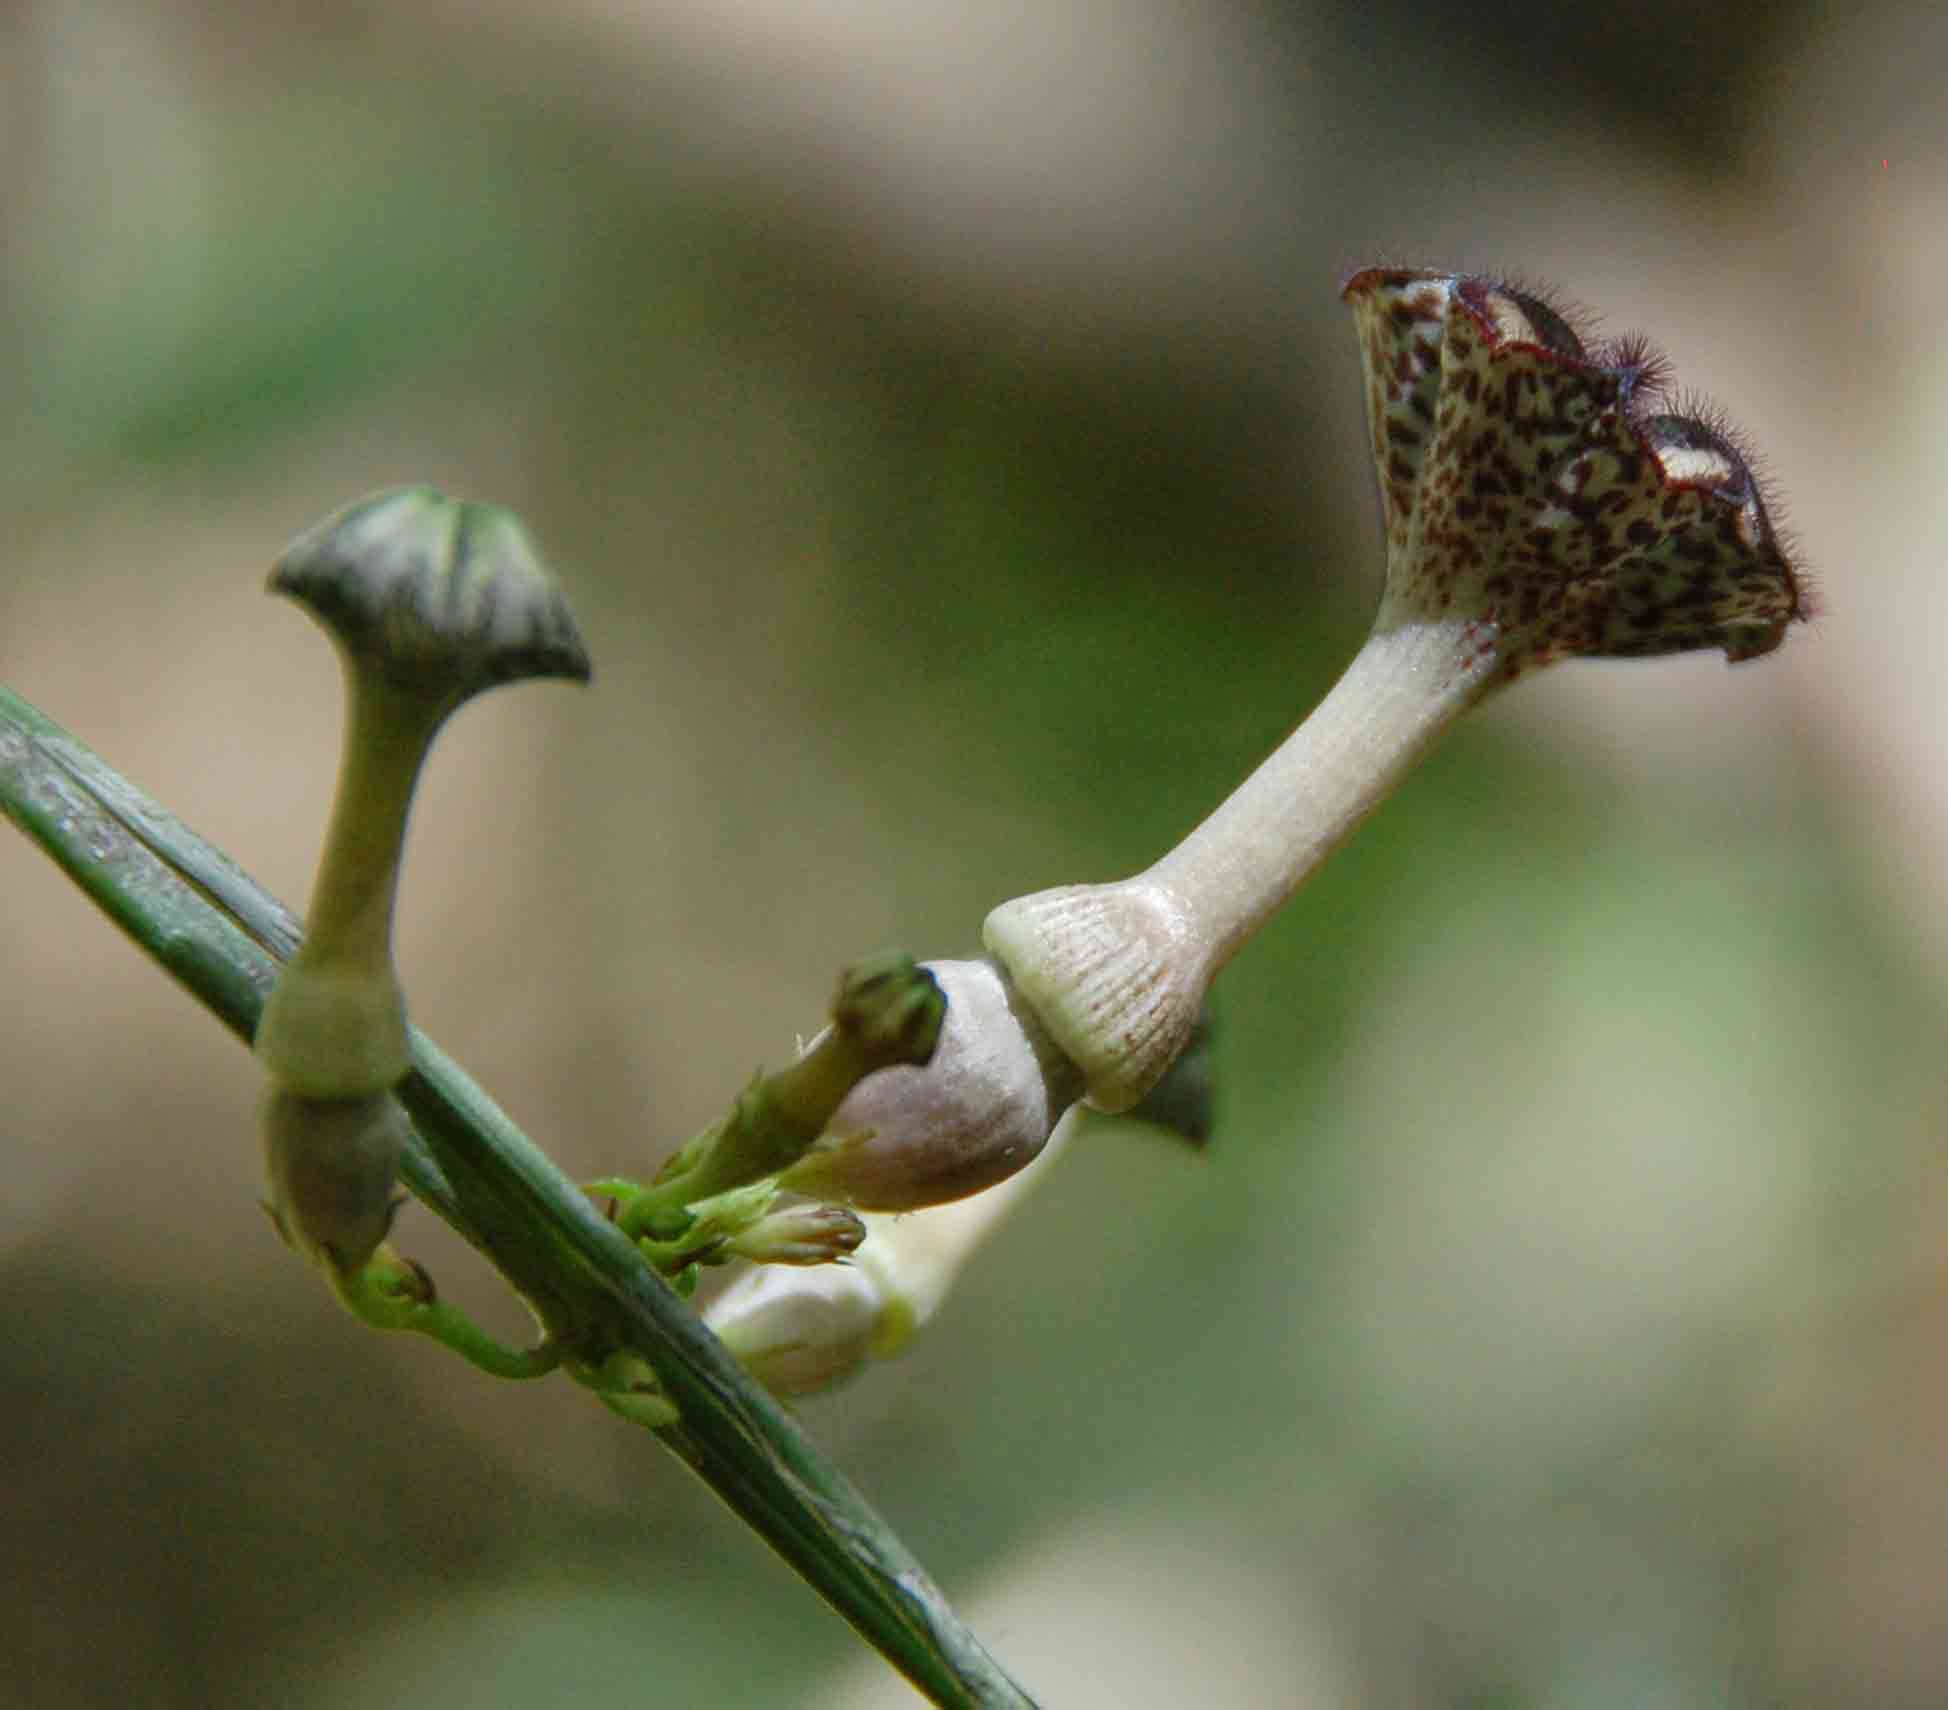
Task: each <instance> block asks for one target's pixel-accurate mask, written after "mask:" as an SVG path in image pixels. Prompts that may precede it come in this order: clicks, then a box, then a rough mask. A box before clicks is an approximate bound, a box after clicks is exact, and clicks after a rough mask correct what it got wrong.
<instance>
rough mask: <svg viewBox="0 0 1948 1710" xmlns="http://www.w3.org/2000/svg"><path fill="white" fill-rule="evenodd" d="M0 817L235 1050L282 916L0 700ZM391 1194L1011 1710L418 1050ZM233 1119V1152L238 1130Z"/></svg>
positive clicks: (668, 1319) (275, 954) (593, 1227)
mask: <svg viewBox="0 0 1948 1710" xmlns="http://www.w3.org/2000/svg"><path fill="white" fill-rule="evenodd" d="M0 809H3V810H4V811H5V813H6V815H7V817H8V818H10V819H12V820H13V821H14V822H15V824H17V825H18V826H19V827H20V829H21V830H22V831H23V832H24V833H26V835H27V836H28V837H29V838H30V839H32V840H33V841H34V842H35V843H37V844H38V845H39V846H40V847H41V848H42V849H43V850H44V851H45V852H46V853H47V854H48V855H49V856H50V857H51V858H52V859H53V860H54V861H55V863H56V864H57V865H58V866H60V868H61V869H62V870H63V871H64V872H65V873H66V874H67V875H68V876H69V877H70V878H71V879H72V880H73V881H74V882H75V883H76V884H77V885H78V886H79V887H80V888H81V889H82V891H83V892H85V893H86V894H87V896H88V897H89V898H91V899H92V900H93V901H94V902H95V903H96V904H97V906H99V907H100V908H101V909H102V911H103V912H104V913H105V914H107V915H108V916H109V918H110V919H111V920H113V921H114V922H115V923H116V924H117V925H118V926H120V927H121V928H122V930H123V931H124V932H126V933H127V934H128V936H129V937H130V938H131V939H133V940H134V942H135V943H136V945H137V946H138V947H139V948H140V949H141V950H142V951H143V952H144V953H145V954H147V955H148V956H149V957H150V958H151V959H152V960H154V961H155V962H157V963H158V964H160V965H161V967H162V968H163V969H164V970H165V971H167V972H168V973H169V974H171V975H172V976H174V977H175V979H176V980H178V981H179V982H180V983H181V984H182V985H183V986H184V987H185V988H187V989H188V991H189V992H190V993H191V995H192V996H194V997H195V998H196V999H197V1000H198V1001H199V1002H201V1003H202V1004H203V1005H205V1007H207V1008H208V1009H210V1010H211V1011H212V1012H213V1013H214V1014H215V1015H216V1016H217V1017H218V1019H219V1020H221V1021H222V1022H223V1023H224V1024H225V1025H226V1026H227V1027H229V1028H230V1030H231V1031H232V1032H233V1033H235V1034H236V1035H237V1036H238V1037H239V1038H240V1039H242V1040H243V1041H244V1042H245V1043H246V1044H248V1043H249V1041H250V1038H251V1036H252V1033H253V1031H254V1029H255V1027H256V1024H257V1017H258V1014H259V1012H260V1011H261V1009H262V1007H263V1003H264V999H265V997H266V996H267V995H268V994H269V992H270V989H271V985H272V983H273V981H274V980H275V978H276V975H277V969H278V964H279V963H280V961H282V960H283V959H284V958H285V957H287V956H289V954H290V953H291V951H292V949H293V948H294V947H295V945H296V944H297V942H298V938H299V926H298V923H297V921H296V920H295V919H294V918H293V917H292V915H291V914H290V913H289V912H288V911H287V910H286V909H284V908H283V907H282V906H281V905H280V904H279V903H278V902H277V901H276V900H275V899H274V898H272V897H271V896H270V895H269V894H268V893H266V892H265V891H264V890H262V889H261V888H260V887H259V886H258V885H257V884H256V883H255V882H254V881H253V880H252V879H251V878H250V877H249V876H248V875H247V874H246V873H244V872H243V870H242V869H241V868H239V867H238V866H237V865H236V864H235V863H234V862H232V861H231V860H230V859H229V858H228V857H227V856H225V855H224V854H223V853H222V852H221V851H220V850H217V849H216V848H214V847H213V846H212V845H210V844H208V843H206V842H204V841H203V840H202V839H201V838H200V837H198V836H197V835H196V834H195V833H194V832H192V831H190V830H189V829H188V827H186V826H184V825H183V824H182V823H181V822H180V821H178V820H176V819H175V818H173V817H172V816H171V815H169V814H168V813H166V812H164V811H163V810H162V809H161V808H159V807H158V806H156V804H155V803H154V802H152V801H150V800H149V799H148V798H147V797H146V796H144V795H142V794H141V792H140V791H138V790H136V789H135V788H134V787H133V786H132V785H130V784H128V783H127V782H126V781H125V780H123V779H122V778H121V777H119V776H118V775H117V774H116V773H115V772H113V771H112V770H111V769H110V768H109V767H108V766H107V765H106V764H105V763H104V762H103V761H102V760H101V759H100V758H99V757H98V756H97V755H95V754H94V753H93V752H92V751H91V750H89V749H88V748H87V747H86V746H85V745H84V744H82V743H80V742H78V741H76V740H75V738H73V737H72V736H70V735H68V733H67V732H66V731H64V730H62V729H61V728H60V727H59V726H58V725H56V724H55V723H53V722H52V721H51V720H50V719H48V718H46V717H45V716H44V715H43V714H41V713H40V712H38V711H36V710H35V709H34V708H33V707H31V706H29V705H28V704H27V703H26V702H25V701H22V700H21V699H20V698H19V697H18V696H16V695H14V694H13V693H11V692H10V691H8V690H6V689H4V688H0ZM413 1064H414V1069H413V1073H412V1074H411V1075H410V1076H408V1078H407V1079H406V1080H405V1081H404V1082H403V1083H402V1084H401V1085H400V1087H399V1089H398V1096H399V1098H400V1100H401V1101H402V1102H403V1103H404V1104H405V1106H406V1109H407V1110H408V1112H409V1113H410V1114H411V1116H412V1118H413V1124H414V1128H415V1130H416V1133H415V1134H414V1135H413V1137H412V1138H411V1139H410V1140H409V1141H408V1143H407V1146H406V1149H405V1155H404V1157H403V1159H402V1163H401V1178H402V1180H403V1181H404V1182H405V1184H406V1186H407V1187H408V1188H409V1189H410V1190H411V1191H412V1193H413V1194H414V1195H415V1196H416V1197H417V1198H419V1199H420V1200H422V1201H423V1202H424V1203H425V1204H426V1205H427V1206H429V1207H430V1208H431V1209H432V1210H433V1211H434V1212H435V1213H437V1214H438V1215H439V1216H440V1217H441V1218H443V1219H444V1220H445V1221H446V1222H448V1223H449V1224H451V1225H452V1226H453V1227H454V1228H455V1229H456V1230H458V1231H459V1233H460V1234H461V1235H462V1236H464V1237H465V1238H466V1239H467V1240H468V1241H470V1242H471V1243H472V1244H473V1245H474V1246H476V1247H478V1248H479V1249H480V1250H481V1251H482V1252H483V1253H485V1254H486V1255H487V1256H488V1258H489V1259H490V1260H492V1261H493V1263H494V1264H495V1266H496V1267H497V1268H498V1269H499V1270H500V1272H501V1274H502V1275H503V1276H505V1277H506V1278H507V1280H508V1281H509V1283H510V1284H512V1286H513V1287H514V1288H515V1289H516V1290H518V1291H519V1292H520V1294H521V1295H522V1296H524V1297H525V1298H526V1299H527V1301H528V1302H529V1303H530V1304H531V1306H532V1307H533V1308H534V1310H535V1312H536V1313H537V1315H538V1316H539V1317H540V1318H541V1319H542V1321H543V1322H544V1323H545V1324H546V1325H547V1326H548V1330H549V1333H550V1335H551V1336H552V1338H553V1339H554V1341H555V1343H556V1344H558V1345H559V1347H560V1348H561V1350H562V1353H563V1358H564V1361H567V1360H570V1359H573V1358H576V1357H579V1358H581V1359H585V1360H588V1361H599V1360H602V1359H605V1358H608V1357H611V1356H613V1355H614V1354H615V1353H616V1352H617V1351H627V1352H631V1353H634V1354H636V1355H638V1356H640V1358H642V1359H643V1360H645V1361H646V1362H647V1363H648V1365H649V1367H650V1369H651V1370H652V1371H653V1372H654V1374H655V1377H656V1381H657V1383H658V1384H659V1385H660V1387H661V1390H662V1393H663V1394H664V1395H665V1396H667V1397H668V1398H669V1400H670V1401H671V1402H673V1403H674V1404H675V1406H676V1408H677V1410H678V1418H677V1420H676V1422H675V1423H673V1424H669V1425H665V1426H661V1427H659V1428H658V1429H657V1431H656V1435H657V1437H658V1438H659V1439H660V1440H661V1441H662V1442H663V1444H664V1445H665V1446H666V1447H667V1448H669V1449H670V1450H671V1451H672V1452H673V1453H675V1454H676V1455H678V1456H679V1457H681V1458H682V1459H683V1460H684V1461H685V1462H687V1463H688V1464H689V1466H690V1467H691V1468H692V1470H693V1471H695V1472H696V1474H697V1475H698V1477H700V1478H702V1479H703V1480H704V1482H705V1483H707V1484H708V1485H709V1486H710V1487H711V1489H713V1490H714V1491H716V1493H717V1494H718V1496H720V1497H721V1498H722V1499H723V1500H724V1502H725V1503H726V1504H727V1505H728V1506H729V1507H730V1508H731V1509H733V1510H734V1511H735V1512H736V1513H737V1514H738V1515H739V1516H740V1517H741V1518H742V1519H743V1520H744V1521H745V1522H746V1523H747V1524H748V1525H750V1526H751V1527H752V1528H754V1529H755V1530H756V1531H757V1532H758V1534H759V1535H760V1536H761V1537H763V1538H764V1539H765V1541H766V1542H767V1543H769V1544H770V1545H771V1546H772V1548H773V1549H775V1550H776V1551H777V1552H778V1553H779V1554H780V1555H781V1556H783V1557H784V1558H785V1560H786V1561H787V1562H789V1563H790V1564H791V1566H792V1567H793V1568H794V1569H795V1570H796V1571H797V1572H798V1573H799V1574H801V1575H802V1576H803V1577H804V1578H805V1579H806V1580H807V1581H809V1582H810V1584H811V1585H812V1586H813V1588H814V1589H816V1590H817V1591H818V1592H819V1593H820V1595H821V1596H823V1597H824V1598H825V1599H826V1600H827V1601H828V1602H829V1603H830V1604H831V1605H832V1606H833V1608H835V1609H836V1610H837V1611H838V1612H839V1613H840V1614H841V1615H842V1616H844V1617H845V1619H846V1620H848V1621H849V1622H851V1623H852V1625H853V1626H854V1627H855V1628H856V1629H857V1630H858V1632H859V1633H860V1634H861V1636H862V1637H864V1638H865V1639H866V1641H867V1642H868V1643H869V1644H871V1645H872V1646H873V1647H874V1648H875V1649H877V1650H878V1651H879V1652H880V1653H881V1654H882V1655H883V1656H885V1658H886V1659H887V1660H888V1661H889V1662H890V1663H891V1664H892V1665H893V1666H894V1667H895V1668H897V1669H898V1670H899V1671H900V1672H901V1673H902V1674H904V1675H905V1676H906V1677H907V1679H908V1680H910V1681H911V1682H912V1683H913V1684H914V1685H915V1686H916V1687H918V1688H919V1689H920V1691H921V1692H923V1693H924V1694H926V1696H927V1697H928V1698H930V1699H931V1700H932V1701H933V1702H934V1703H936V1704H939V1705H944V1706H980V1707H989V1706H996V1707H999V1706H1016V1707H1019V1706H1030V1707H1031V1710H1032V1700H1031V1699H1029V1698H1028V1697H1027V1695H1026V1694H1025V1693H1023V1691H1022V1690H1021V1688H1020V1687H1018V1686H1017V1685H1016V1684H1015V1683H1014V1682H1013V1681H1011V1680H1010V1679H1009V1678H1008V1676H1007V1675H1006V1673H1005V1672H1004V1671H1003V1670H1002V1669H1001V1668H1000V1666H999V1665H998V1664H997V1663H996V1662H995V1661H994V1660H993V1658H991V1657H990V1656H989V1655H988V1654H987V1652H986V1651H985V1650H983V1649H982V1647H981V1645H980V1643H979V1641H977V1640H976V1639H975V1638H974V1636H973V1634H972V1633H970V1632H969V1631H968V1630H967V1629H966V1628H965V1627H964V1626H963V1625H962V1624H961V1622H960V1621H959V1619H958V1618H957V1617H956V1616H955V1615H954V1613H953V1611H952V1610H951V1609H950V1608H949V1607H948V1605H947V1602H946V1600H945V1599H944V1598H943V1597H942V1595H941V1594H940V1592H939V1590H938V1589H937V1588H936V1587H935V1586H934V1584H933V1583H932V1581H931V1580H930V1579H928V1577H927V1576H926V1574H925V1572H924V1571H923V1570H922V1568H921V1567H920V1564H919V1563H918V1562H917V1561H916V1560H915V1559H914V1558H913V1556H912V1555H911V1553H910V1552H909V1551H908V1550H907V1549H906V1547H905V1545H904V1544H902V1543H901V1542H900V1540H899V1539H898V1538H897V1537H896V1536H895V1535H894V1533H893V1532H892V1530H891V1529H890V1528H889V1527H888V1526H887V1524H886V1522H885V1521H884V1520H882V1519H881V1518H880V1517H879V1516H878V1514H876V1513H875V1512H874V1511H873V1509H872V1508H871V1506H870V1505H869V1504H868V1503H867V1502H866V1500H865V1499H864V1497H863V1496H861V1495H860V1494H859V1492H858V1491H857V1490H856V1489H854V1488H853V1486H852V1485H851V1484H850V1483H849V1482H848V1481H847V1480H846V1479H845V1477H844V1476H843V1475H842V1474H841V1473H839V1472H838V1470H837V1469H836V1468H834V1467H832V1466H831V1465H830V1464H829V1463H828V1462H827V1461H826V1460H825V1459H824V1458H823V1457H822V1456H821V1455H820V1454H819V1453H818V1451H817V1449H815V1448H814V1447H813V1446H812V1444H811V1443H810V1442H809V1441H808V1440H807V1439H806V1437H805V1436H804V1434H803V1433H802V1432H801V1431H800V1430H799V1429H798V1427H797V1426H796V1425H795V1424H794V1423H793V1422H792V1420H791V1418H790V1417H789V1416H788V1415H787V1414H786V1413H785V1412H784V1411H783V1410H782V1409H781V1408H780V1407H779V1406H778V1404H777V1403H776V1402H774V1401H773V1400H772V1399H771V1397H770V1396H769V1395H767V1394H766V1393H765V1392H764V1391H763V1390H762V1389H760V1388H759V1387H758V1386H757V1385H756V1384H755V1383H753V1382H752V1381H751V1379H750V1378H749V1377H747V1376H746V1374H745V1373H744V1371H743V1370H742V1369H741V1368H740V1367H739V1366H738V1365H737V1363H736V1362H735V1361H734V1360H733V1359H732V1358H731V1357H730V1356H729V1355H728V1354H727V1353H726V1352H725V1351H724V1349H723V1347H722V1346H721V1345H720V1344H719V1343H718V1342H717V1340H716V1339H715V1338H714V1337H713V1336H711V1335H710V1333H709V1332H708V1331H707V1330H705V1329H704V1327H703V1326H702V1324H701V1323H699V1322H698V1320H697V1318H696V1316H695V1314H694V1313H692V1312H691V1311H690V1310H689V1308H688V1307H686V1306H685V1305H684V1304H683V1303H682V1302H681V1301H680V1300H679V1299H678V1298H677V1297H676V1295H675V1294H674V1293H673V1292H672V1291H671V1289H670V1288H669V1286H668V1285H667V1284H666V1283H664V1282H663V1280H662V1279H661V1278H660V1277H658V1276H657V1275H656V1274H655V1272H654V1271H653V1270H652V1269H651V1268H650V1266H649V1265H648V1264H647V1263H646V1262H645V1261H644V1259H643V1257H642V1256H641V1255H640V1254H639V1253H637V1252H636V1251H635V1249H634V1247H633V1246H632V1244H631V1243H630V1241H629V1239H628V1237H627V1236H625V1235H624V1234H623V1232H622V1231H620V1230H619V1229H617V1228H615V1227H614V1226H613V1225H612V1224H611V1223H609V1222H608V1221H607V1220H606V1219H605V1218H604V1217H603V1216H602V1215H601V1214H600V1213H599V1212H598V1211H597V1210H596V1209H595V1208H594V1207H593V1206H592V1205H591V1204H590V1203H589V1201H588V1198H587V1196H586V1195H585V1194H584V1193H583V1192H582V1191H581V1189H579V1188H578V1187H577V1186H576V1185H575V1183H574V1182H572V1181H570V1180H569V1179H568V1178H567V1177H566V1176H564V1175H563V1174H562V1173H561V1171H560V1170H558V1169H557V1168H556V1167H555V1166H554V1164H553V1163H552V1162H551V1161H550V1160H549V1159H548V1157H547V1156H546V1155H545V1154H544V1153H543V1152H542V1151H541V1149H540V1148H539V1147H537V1146H536V1145H535V1144H534V1143H533V1142H532V1141H531V1140H529V1139H528V1137H527V1136H526V1135H525V1134H523V1133H522V1132H521V1130H520V1129H519V1128H517V1127H516V1126H515V1125H514V1123H513V1122H512V1121H511V1120H510V1119H509V1118H508V1116H507V1115H506V1114H505V1113H504V1112H503V1111H502V1110H500V1108H499V1107H498V1106H497V1105H495V1104H494V1103H493V1101H492V1100H491V1099H489V1098H488V1096H487V1095H486V1094H485V1093H484V1092H482V1091H481V1089H480V1088H479V1087H478V1086H476V1085H475V1084H474V1082H473V1081H472V1080H471V1079H469V1078H468V1076H467V1075H466V1074H465V1073H464V1072H463V1071H462V1070H461V1069H460V1068H459V1067H458V1066H457V1065H456V1064H454V1063H453V1062H452V1060H451V1059H449V1058H448V1057H447V1056H446V1055H445V1054H444V1053H443V1052H441V1051H440V1050H439V1049H438V1047H436V1046H435V1045H433V1043H432V1042H431V1041H430V1040H428V1039H427V1038H426V1037H425V1036H424V1035H422V1034H419V1033H415V1034H414V1035H413ZM244 1126H245V1125H244V1122H243V1119H242V1117H241V1116H240V1118H239V1143H240V1144H241V1143H242V1135H243V1130H244Z"/></svg>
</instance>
